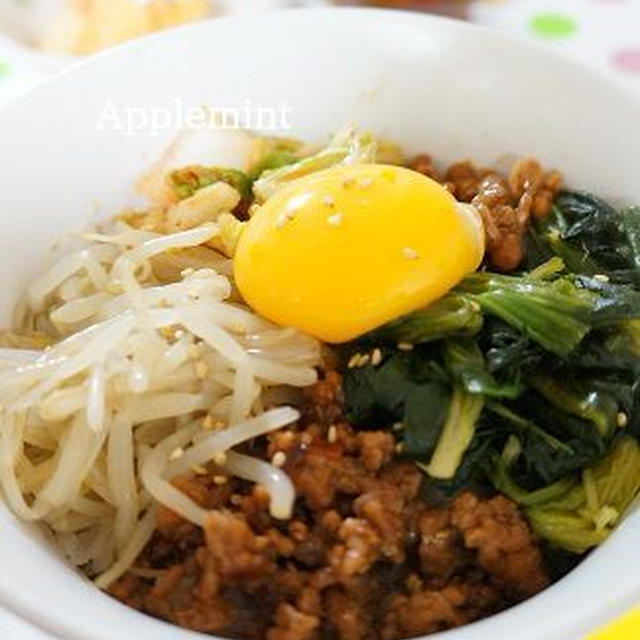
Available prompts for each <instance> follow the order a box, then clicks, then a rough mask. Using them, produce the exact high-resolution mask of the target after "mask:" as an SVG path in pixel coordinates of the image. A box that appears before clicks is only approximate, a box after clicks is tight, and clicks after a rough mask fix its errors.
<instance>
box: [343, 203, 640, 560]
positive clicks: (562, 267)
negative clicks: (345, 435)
mask: <svg viewBox="0 0 640 640" xmlns="http://www.w3.org/2000/svg"><path fill="white" fill-rule="evenodd" d="M526 269H527V270H526V271H524V272H522V273H520V274H516V275H503V274H497V273H491V272H486V271H480V272H477V273H475V274H473V275H471V276H469V277H468V278H466V279H465V280H463V281H462V282H461V283H460V284H459V285H458V286H457V287H456V288H455V289H454V290H453V291H452V292H451V293H450V294H448V295H447V296H445V297H443V298H442V299H441V300H439V301H438V302H436V303H434V304H433V305H431V306H429V307H427V308H426V309H422V310H419V311H416V312H414V313H411V314H409V315H407V316H405V317H403V318H400V319H398V320H395V321H393V322H391V323H389V324H387V325H385V326H384V327H381V328H380V329H377V330H375V331H373V332H372V333H370V334H368V335H366V336H364V337H363V338H362V339H361V340H359V341H357V342H356V343H355V344H352V345H349V348H350V349H351V350H352V352H355V351H357V350H370V349H373V348H379V349H381V350H382V351H383V352H384V354H385V358H384V360H383V362H382V364H381V365H379V366H377V367H374V366H371V365H368V366H366V367H362V368H354V369H348V370H347V371H346V373H345V382H344V391H345V398H346V406H347V416H348V418H349V419H350V420H351V421H352V423H353V424H354V425H355V426H356V427H359V428H369V427H380V426H389V427H390V426H391V425H396V429H398V423H400V426H401V428H400V429H399V430H397V433H398V438H399V439H400V440H401V441H402V442H403V447H404V451H405V453H406V454H407V455H408V456H411V457H412V458H413V459H415V460H416V462H417V463H418V464H419V466H420V467H421V468H422V469H423V470H424V471H425V473H426V474H427V475H428V476H429V477H430V478H431V481H430V483H429V485H430V486H431V487H432V488H433V489H434V490H437V491H440V492H442V491H444V492H445V493H451V492H454V491H456V490H458V489H460V488H461V487H464V486H468V485H469V484H470V483H473V484H477V483H480V484H485V485H491V486H493V487H494V488H495V489H498V490H500V491H502V492H503V493H505V494H507V495H510V496H511V497H512V498H513V499H514V500H516V501H517V502H519V503H520V504H521V505H522V506H523V507H525V508H526V509H527V513H528V514H529V517H530V519H531V522H532V524H533V526H534V528H535V529H536V531H537V532H538V533H539V534H540V535H541V536H542V537H543V538H546V539H547V540H548V541H550V542H551V543H552V544H554V545H558V546H560V547H562V548H564V549H566V550H570V551H572V552H583V551H584V550H586V549H587V548H589V547H590V546H593V545H595V544H598V543H599V542H600V541H602V540H603V539H604V537H606V535H608V533H609V531H610V530H611V528H612V526H613V524H614V523H615V521H616V520H617V519H618V517H619V515H620V513H621V512H622V509H623V507H624V506H625V505H626V504H627V503H628V501H629V499H630V496H631V497H632V496H633V495H635V493H636V492H637V491H638V489H639V488H640V478H638V475H639V474H640V471H637V469H639V468H640V448H639V447H638V445H637V444H636V441H635V439H634V438H633V436H634V437H635V438H640V209H620V210H618V209H616V208H614V207H613V206H611V205H609V204H608V203H606V202H604V201H603V200H601V199H599V198H596V197H594V196H590V195H587V194H583V193H573V192H562V193H561V194H559V195H558V196H557V198H556V200H555V203H554V206H553V211H552V213H551V215H550V216H549V217H548V218H547V219H546V220H544V221H542V222H539V223H537V224H536V225H535V226H534V227H532V228H531V230H530V232H529V238H528V257H527V262H526ZM398 343H410V344H411V345H413V346H414V348H413V350H412V351H409V352H404V351H401V350H399V348H398ZM622 431H625V432H626V433H627V434H628V435H627V436H625V437H623V438H621V432H622ZM633 464H635V465H636V467H633ZM585 474H586V476H585ZM585 478H586V480H585ZM589 478H591V479H592V480H593V478H595V480H593V482H595V485H593V483H591V484H589V482H590V480H589ZM616 483H618V484H616ZM593 486H596V493H597V495H598V496H600V497H599V498H598V500H599V502H598V505H599V507H598V509H597V510H595V511H594V509H595V507H594V505H593V492H594V489H593ZM589 487H590V488H589ZM589 496H590V497H589ZM588 501H590V503H589V504H590V506H589V509H588V510H587V511H588V515H585V514H587V511H585V507H584V504H586V502H588ZM614 512H615V513H614Z"/></svg>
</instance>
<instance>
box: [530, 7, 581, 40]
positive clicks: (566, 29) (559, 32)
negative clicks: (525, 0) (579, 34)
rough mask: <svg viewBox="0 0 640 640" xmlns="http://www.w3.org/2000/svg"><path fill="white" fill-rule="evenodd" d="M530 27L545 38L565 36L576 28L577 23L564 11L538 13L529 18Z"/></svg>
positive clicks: (572, 32)
mask: <svg viewBox="0 0 640 640" xmlns="http://www.w3.org/2000/svg"><path fill="white" fill-rule="evenodd" d="M530 24H531V28H532V29H533V30H534V31H535V32H536V33H537V34H538V35H540V36H543V37H545V38H566V37H568V36H570V35H572V34H574V33H575V32H576V31H577V30H578V24H577V23H576V21H575V20H574V19H573V18H572V17H571V16H568V15H566V14H564V13H538V14H537V15H535V16H533V18H531V23H530Z"/></svg>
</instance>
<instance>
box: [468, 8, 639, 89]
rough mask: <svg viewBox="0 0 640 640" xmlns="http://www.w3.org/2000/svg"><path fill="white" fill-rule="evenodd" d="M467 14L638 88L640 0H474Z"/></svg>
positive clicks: (475, 20)
mask: <svg viewBox="0 0 640 640" xmlns="http://www.w3.org/2000/svg"><path fill="white" fill-rule="evenodd" d="M469 18H470V19H471V20H472V21H474V22H478V23H481V24H485V25H489V26H494V27H498V28H501V29H505V30H507V31H511V32H513V33H518V34H520V35H523V36H525V37H527V38H530V39H531V40H534V41H536V42H538V43H540V44H542V45H544V46H546V47H549V48H551V49H554V50H555V51H558V52H560V53H564V54H567V55H570V56H572V57H574V58H577V59H578V60H580V61H582V62H584V63H586V64H589V65H593V66H596V67H598V68H600V69H601V70H603V71H605V72H607V73H611V74H614V75H615V76H617V77H618V78H619V79H620V80H621V81H622V82H624V83H626V84H628V85H629V86H631V87H634V88H636V89H637V90H638V91H640V0H476V1H475V2H471V3H470V4H469Z"/></svg>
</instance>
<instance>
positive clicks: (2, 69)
mask: <svg viewBox="0 0 640 640" xmlns="http://www.w3.org/2000/svg"><path fill="white" fill-rule="evenodd" d="M8 75H9V65H8V64H7V63H6V62H3V61H2V60H0V80H2V79H3V78H6V77H7V76H8Z"/></svg>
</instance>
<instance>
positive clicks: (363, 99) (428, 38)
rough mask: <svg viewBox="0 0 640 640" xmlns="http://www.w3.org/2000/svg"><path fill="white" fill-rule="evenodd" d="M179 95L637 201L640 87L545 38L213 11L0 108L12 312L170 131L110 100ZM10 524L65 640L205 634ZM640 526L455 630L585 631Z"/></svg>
mask: <svg viewBox="0 0 640 640" xmlns="http://www.w3.org/2000/svg"><path fill="white" fill-rule="evenodd" d="M177 97H179V98H181V99H182V100H183V101H184V103H185V104H187V105H193V106H198V105H203V104H212V105H224V106H229V105H238V106H241V105H242V104H243V103H244V101H245V100H246V99H250V100H251V102H252V104H256V105H265V106H270V105H275V104H279V103H281V102H282V101H283V100H286V101H287V102H288V103H289V104H290V105H291V106H292V107H293V109H294V111H293V114H292V118H293V125H294V128H293V130H292V131H290V132H286V133H287V134H288V135H291V134H293V135H297V136H300V137H303V138H305V139H313V140H321V139H324V138H326V136H327V135H328V134H329V133H330V132H332V131H334V130H335V129H337V128H338V127H339V126H341V125H342V124H343V123H344V122H346V121H357V122H358V123H359V124H360V125H362V126H363V127H365V128H369V129H371V130H373V131H375V132H376V133H379V134H382V135H384V136H385V137H388V138H392V139H394V140H397V141H398V142H400V143H401V144H403V145H405V146H406V147H407V148H408V150H409V151H411V152H417V151H428V152H429V153H432V154H433V155H435V157H436V158H438V159H439V160H440V161H442V162H449V161H451V160H454V159H460V158H464V157H471V158H473V159H475V160H477V161H480V162H492V161H494V160H496V159H497V158H499V157H500V156H503V155H505V154H513V155H523V154H533V155H535V156H537V157H539V158H540V159H541V160H542V161H543V162H544V163H545V164H547V165H549V166H555V167H558V168H559V169H561V170H563V171H565V173H566V175H567V178H568V181H569V182H570V183H571V184H572V185H573V186H576V187H584V188H588V189H592V190H594V191H596V192H598V193H601V194H602V195H605V196H615V197H616V198H621V199H623V200H627V201H630V202H631V201H635V202H640V181H639V180H638V179H637V172H638V169H637V167H639V166H640V101H639V100H638V98H637V97H635V96H633V95H632V94H631V93H626V92H625V91H624V90H622V89H621V88H618V87H616V86H615V84H613V83H612V82H611V81H608V80H606V79H605V78H603V77H600V76H599V75H598V74H597V73H595V72H592V71H589V70H587V69H584V68H582V67H580V66H578V65H576V64H574V63H571V62H568V61H565V60H563V59H561V58H557V57H555V56H554V55H553V54H551V53H549V52H547V51H545V50H542V49H538V48H537V47H534V46H532V45H527V44H522V43H519V42H517V41H516V40H515V39H513V38H510V37H508V36H503V35H501V34H498V33H495V32H492V31H490V30H486V29H481V28H477V27H473V26H469V25H466V24H462V23H457V22H452V21H447V20H442V19H436V18H431V17H427V16H418V15H415V14H404V13H400V12H377V11H362V10H317V11H290V12H282V13H274V14H270V15H264V16H260V18H256V17H253V18H251V17H246V18H243V19H242V20H240V19H233V18H231V19H225V18H223V19H217V20H215V21H211V22H207V23H201V24H197V25H193V26H189V27H184V28H180V29H176V30H173V31H170V32H166V33H164V34H161V35H159V36H153V37H150V38H145V39H142V40H139V41H136V42H134V43H131V44H129V45H125V46H124V47H121V48H119V49H117V50H114V51H112V52H110V53H107V54H104V55H101V56H98V57H96V58H94V59H93V60H91V61H89V62H87V63H84V64H81V65H79V66H78V67H77V68H75V69H74V70H72V71H70V72H68V73H66V74H63V75H62V76H60V77H59V78H57V79H55V80H54V81H52V82H51V83H49V84H47V85H44V86H42V87H40V88H38V89H37V90H36V91H34V92H33V93H31V94H29V95H27V96H24V97H23V98H22V99H20V100H19V101H17V102H16V103H15V104H13V105H10V106H9V107H7V108H5V109H4V110H3V111H0V140H2V141H3V143H2V157H3V161H4V165H3V170H2V172H0V192H1V193H3V205H2V214H1V215H2V216H3V218H2V222H3V234H2V236H0V238H1V240H0V248H1V251H0V272H1V273H4V274H10V275H8V276H7V277H5V280H4V283H3V290H2V295H1V296H0V312H1V313H2V319H3V321H5V322H6V320H7V318H8V313H9V310H10V308H11V305H12V304H13V302H14V301H15V299H16V296H17V294H18V292H19V291H20V290H21V289H22V288H23V286H24V285H25V283H26V282H27V281H28V279H29V278H30V277H31V276H32V275H33V273H34V271H35V269H36V265H37V264H38V263H39V262H40V261H41V258H40V256H41V254H42V253H43V252H44V251H45V250H46V248H47V247H48V246H49V245H50V244H51V242H52V241H53V240H54V238H55V237H56V236H57V235H59V234H60V233H62V232H64V231H66V230H68V229H73V228H79V227H80V226H82V225H83V224H84V223H86V222H87V221H88V220H90V219H95V218H96V217H99V216H102V217H104V216H107V215H109V214H110V213H113V212H115V211H117V210H118V209H119V208H120V207H122V206H124V205H126V204H130V203H131V202H132V199H133V193H132V190H131V189H132V185H133V183H134V182H135V180H136V178H137V177H138V175H139V174H140V173H141V171H142V170H144V169H145V168H147V167H148V166H149V165H150V164H151V163H152V162H153V160H154V159H156V156H157V154H158V153H159V151H160V149H162V148H163V147H164V146H165V145H166V143H167V141H168V139H169V137H170V136H171V132H166V133H165V134H163V135H159V136H149V135H144V134H140V135H138V136H125V135H124V134H123V133H122V132H119V131H114V130H109V131H99V130H97V128H96V123H97V122H98V119H99V117H100V114H101V113H103V109H104V106H105V104H106V103H107V102H108V101H109V100H111V101H113V103H114V104H116V105H118V106H119V107H137V108H148V107H153V106H162V105H165V106H171V105H173V104H174V100H175V98H177ZM605 115H606V117H605ZM0 527H1V528H2V532H3V533H2V536H0V560H1V562H2V566H3V570H2V572H0V606H5V607H7V608H10V609H12V610H13V611H15V612H16V613H18V614H19V615H21V616H23V617H25V618H26V619H28V620H30V621H31V622H33V623H34V624H36V625H39V626H40V627H41V628H43V629H45V630H47V631H49V632H51V633H55V634H58V635H59V636H60V637H62V638H65V640H115V638H118V637H127V638H135V639H136V640H147V639H148V640H151V639H153V640H165V639H166V640H169V639H171V640H177V639H178V638H181V639H185V640H186V639H187V638H194V639H195V638H202V637H203V636H200V635H198V634H194V633H190V632H186V631H179V630H177V629H176V628H175V627H172V626H169V625H167V624H165V623H163V622H160V621H156V620H153V619H151V618H147V617H145V616H142V615H141V614H139V613H137V612H134V611H132V610H129V609H127V608H126V607H124V606H123V605H121V604H119V603H117V602H115V601H114V600H111V599H109V598H108V597H106V596H105V595H103V594H101V593H99V592H98V591H96V590H95V589H94V588H93V587H92V586H91V585H90V584H89V583H88V582H87V581H84V580H81V579H79V578H78V576H77V575H76V574H75V573H74V572H73V571H72V570H71V569H69V568H68V567H66V566H65V565H64V564H63V563H61V562H60V560H59V559H58V558H57V556H56V554H55V553H53V552H52V551H51V549H49V548H48V547H47V546H46V545H43V544H42V543H41V541H40V540H39V539H38V537H37V536H36V535H34V534H33V532H32V531H30V530H29V529H28V527H25V526H23V525H22V524H20V523H17V522H16V521H15V520H14V519H13V518H12V517H11V516H10V515H9V514H8V513H7V512H6V510H5V509H3V508H2V509H0ZM639 538H640V513H639V512H636V513H634V514H631V515H630V517H628V518H627V519H626V521H625V522H624V523H623V525H622V526H621V527H620V529H619V530H618V531H617V532H616V534H615V535H614V536H613V537H612V539H611V540H610V541H608V542H607V544H605V545H604V546H603V547H602V548H601V549H599V550H598V551H597V552H595V553H594V554H592V556H591V557H590V558H589V559H588V560H587V561H586V562H585V563H583V565H581V566H580V567H579V568H578V569H577V570H576V571H575V572H573V573H572V574H570V575H569V576H568V577H567V578H565V579H564V580H562V581H561V582H559V583H558V584H556V585H554V586H553V587H551V588H550V589H548V590H546V591H545V592H543V593H542V594H540V595H539V596H537V597H535V598H533V599H532V600H530V601H528V602H527V603H524V604H522V605H520V606H518V607H516V608H514V609H511V610H509V611H507V612H504V613H502V614H500V615H498V616H494V617H493V618H490V619H487V620H485V621H482V622H480V623H476V624H473V625H470V626H469V627H466V628H462V629H460V630H455V631H451V632H447V633H446V634H444V637H446V638H447V640H484V639H485V638H487V637H512V636H513V637H518V638H519V640H573V639H574V638H575V639H577V638H578V637H580V635H581V634H583V633H586V632H587V631H588V630H589V629H591V628H593V626H595V625H596V624H598V623H601V622H602V621H604V620H606V619H608V618H609V617H611V616H612V615H614V614H616V613H617V612H619V611H621V610H622V609H624V608H625V607H628V606H630V605H631V604H633V603H635V602H638V601H640V576H639V575H638V574H637V572H635V571H634V570H633V567H637V566H638V563H639V562H640V546H639V545H637V543H636V541H637V540H638V539H639ZM436 637H438V638H439V637H440V636H431V638H433V640H436Z"/></svg>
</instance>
